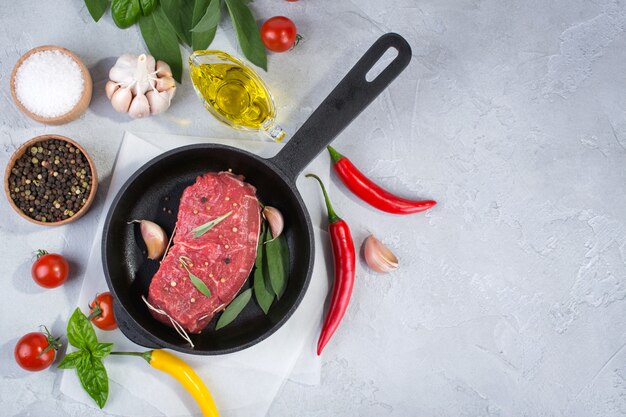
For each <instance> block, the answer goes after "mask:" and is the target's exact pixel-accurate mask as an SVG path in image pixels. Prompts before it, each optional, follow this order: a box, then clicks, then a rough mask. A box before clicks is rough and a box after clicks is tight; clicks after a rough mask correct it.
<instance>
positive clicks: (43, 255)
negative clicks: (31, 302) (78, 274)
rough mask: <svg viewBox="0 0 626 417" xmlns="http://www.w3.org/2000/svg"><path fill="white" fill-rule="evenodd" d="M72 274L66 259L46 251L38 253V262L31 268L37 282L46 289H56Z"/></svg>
mask: <svg viewBox="0 0 626 417" xmlns="http://www.w3.org/2000/svg"><path fill="white" fill-rule="evenodd" d="M69 273H70V266H69V264H68V263H67V261H66V260H65V258H64V257H63V256H61V255H58V254H56V253H48V252H46V251H45V250H41V249H40V250H38V251H37V260H36V261H35V263H33V267H32V268H31V275H32V276H33V279H34V280H35V282H36V283H37V284H39V285H41V286H42V287H44V288H54V287H58V286H59V285H61V284H63V283H64V282H65V281H66V280H67V276H68V275H69Z"/></svg>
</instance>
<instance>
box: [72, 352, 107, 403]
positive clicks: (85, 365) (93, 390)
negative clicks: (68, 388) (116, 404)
mask: <svg viewBox="0 0 626 417" xmlns="http://www.w3.org/2000/svg"><path fill="white" fill-rule="evenodd" d="M76 372H77V373H78V379H79V380H80V384H81V385H82V386H83V388H84V389H85V391H87V394H89V396H90V397H91V398H93V399H94V401H95V402H96V404H98V407H100V408H102V407H104V404H106V402H107V398H108V397H109V377H108V376H107V370H106V369H105V368H104V364H103V363H102V360H100V359H98V358H96V357H94V356H91V355H85V356H83V357H82V358H81V360H80V361H78V362H77V366H76Z"/></svg>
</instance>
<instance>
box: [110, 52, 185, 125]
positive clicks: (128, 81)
mask: <svg viewBox="0 0 626 417" xmlns="http://www.w3.org/2000/svg"><path fill="white" fill-rule="evenodd" d="M109 79H110V81H109V82H107V83H106V85H105V86H104V90H105V92H106V95H107V97H108V99H109V100H111V105H112V106H113V108H114V109H115V110H116V111H118V112H121V113H128V115H129V116H130V117H132V118H142V117H145V116H149V115H151V114H159V113H163V112H164V111H165V110H167V109H168V108H169V107H170V103H171V102H172V97H174V93H175V92H176V83H175V81H174V78H173V77H172V70H171V69H170V66H169V65H167V63H165V62H163V61H155V59H154V57H153V56H151V55H146V54H141V55H139V56H136V55H133V54H124V55H122V56H120V57H119V58H118V59H117V62H116V63H115V65H114V66H113V68H111V70H110V71H109Z"/></svg>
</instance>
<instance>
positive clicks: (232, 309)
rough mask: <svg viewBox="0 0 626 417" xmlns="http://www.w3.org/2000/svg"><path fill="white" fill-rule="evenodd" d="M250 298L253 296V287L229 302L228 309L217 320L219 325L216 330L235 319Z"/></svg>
mask: <svg viewBox="0 0 626 417" xmlns="http://www.w3.org/2000/svg"><path fill="white" fill-rule="evenodd" d="M250 298H252V288H248V289H247V290H245V291H244V292H242V293H241V294H239V295H238V296H237V297H235V299H234V300H233V301H231V302H230V304H228V307H226V310H224V312H223V313H222V315H221V316H220V318H219V320H218V321H217V325H216V326H215V330H219V329H221V328H222V327H224V326H226V325H228V324H230V323H231V322H232V321H233V320H235V319H236V318H237V316H238V315H239V313H241V311H242V310H243V309H244V308H245V307H246V305H247V304H248V302H249V301H250Z"/></svg>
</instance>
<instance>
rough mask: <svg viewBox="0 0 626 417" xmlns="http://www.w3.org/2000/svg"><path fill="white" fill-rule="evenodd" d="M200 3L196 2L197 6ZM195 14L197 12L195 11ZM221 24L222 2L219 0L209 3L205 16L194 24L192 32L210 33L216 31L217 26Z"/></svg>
mask: <svg viewBox="0 0 626 417" xmlns="http://www.w3.org/2000/svg"><path fill="white" fill-rule="evenodd" d="M197 3H198V2H196V4H197ZM194 12H195V10H194ZM219 22H220V2H219V0H212V1H210V2H209V5H208V7H207V8H206V12H205V13H204V16H202V18H201V19H200V20H199V21H198V22H197V23H196V24H194V26H193V28H192V29H191V31H192V32H208V31H210V30H213V31H215V29H216V28H217V24H218V23H219Z"/></svg>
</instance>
